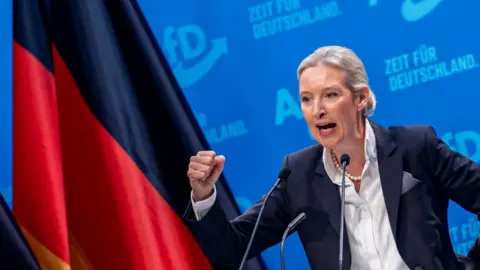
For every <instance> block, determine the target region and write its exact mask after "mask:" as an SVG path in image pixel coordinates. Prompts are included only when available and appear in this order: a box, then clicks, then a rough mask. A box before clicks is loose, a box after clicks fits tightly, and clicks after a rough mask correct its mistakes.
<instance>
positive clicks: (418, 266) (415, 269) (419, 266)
mask: <svg viewBox="0 0 480 270" xmlns="http://www.w3.org/2000/svg"><path fill="white" fill-rule="evenodd" d="M413 270H423V267H422V266H421V265H417V266H415V267H414V268H413Z"/></svg>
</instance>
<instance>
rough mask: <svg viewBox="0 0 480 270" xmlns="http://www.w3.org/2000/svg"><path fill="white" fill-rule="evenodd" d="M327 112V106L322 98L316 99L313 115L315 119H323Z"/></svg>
mask: <svg viewBox="0 0 480 270" xmlns="http://www.w3.org/2000/svg"><path fill="white" fill-rule="evenodd" d="M325 114H326V111H325V107H324V106H323V104H322V102H321V101H320V100H318V99H317V100H315V102H314V105H313V117H314V118H315V119H322V118H323V117H324V116H325Z"/></svg>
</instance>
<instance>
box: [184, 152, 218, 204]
mask: <svg viewBox="0 0 480 270" xmlns="http://www.w3.org/2000/svg"><path fill="white" fill-rule="evenodd" d="M224 166H225V157H224V156H217V155H216V153H215V152H214V151H199V152H198V153H197V155H196V156H192V157H191V158H190V164H189V165H188V172H187V175H188V178H189V179H190V186H191V187H192V193H193V194H192V197H193V201H195V202H196V201H202V200H205V199H207V198H208V197H210V196H211V195H212V194H213V187H214V185H215V183H216V182H217V180H218V178H220V174H222V171H223V168H224Z"/></svg>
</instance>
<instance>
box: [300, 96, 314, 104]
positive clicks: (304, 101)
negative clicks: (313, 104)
mask: <svg viewBox="0 0 480 270" xmlns="http://www.w3.org/2000/svg"><path fill="white" fill-rule="evenodd" d="M301 99H302V103H308V102H310V101H311V100H312V99H311V98H310V97H302V98H301Z"/></svg>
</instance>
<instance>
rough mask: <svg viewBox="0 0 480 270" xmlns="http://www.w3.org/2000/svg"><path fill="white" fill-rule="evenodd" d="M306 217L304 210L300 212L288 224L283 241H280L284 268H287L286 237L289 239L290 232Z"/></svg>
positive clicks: (283, 269)
mask: <svg viewBox="0 0 480 270" xmlns="http://www.w3.org/2000/svg"><path fill="white" fill-rule="evenodd" d="M305 217H306V215H305V213H304V212H302V213H300V214H298V216H297V217H296V218H295V219H294V220H292V222H290V224H288V226H287V229H286V230H285V232H284V233H283V236H282V242H281V243H280V259H281V262H282V270H285V257H284V255H283V253H284V252H283V246H284V244H285V239H287V235H288V233H289V232H291V231H292V230H293V229H295V228H296V227H297V226H298V224H300V222H302V221H303V220H304V219H305Z"/></svg>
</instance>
